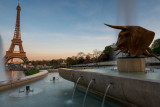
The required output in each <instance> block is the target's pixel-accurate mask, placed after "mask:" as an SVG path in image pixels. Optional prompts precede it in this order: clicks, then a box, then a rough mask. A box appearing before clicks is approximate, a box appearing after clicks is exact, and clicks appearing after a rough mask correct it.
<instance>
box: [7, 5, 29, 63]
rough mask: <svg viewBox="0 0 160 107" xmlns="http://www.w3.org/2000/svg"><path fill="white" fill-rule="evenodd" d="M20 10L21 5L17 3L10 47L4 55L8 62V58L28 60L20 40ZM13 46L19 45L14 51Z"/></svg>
mask: <svg viewBox="0 0 160 107" xmlns="http://www.w3.org/2000/svg"><path fill="white" fill-rule="evenodd" d="M20 11H21V7H20V6H19V3H18V6H17V18H16V25H15V31H14V36H13V39H12V43H11V45H10V48H9V50H8V51H6V55H5V57H4V58H5V63H8V61H9V60H13V59H14V58H19V59H22V60H23V61H24V63H25V62H27V61H28V58H27V56H26V52H24V50H23V46H22V40H21V32H20ZM15 46H19V51H14V49H15Z"/></svg>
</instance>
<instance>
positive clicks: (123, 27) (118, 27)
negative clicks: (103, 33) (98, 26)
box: [104, 24, 128, 30]
mask: <svg viewBox="0 0 160 107" xmlns="http://www.w3.org/2000/svg"><path fill="white" fill-rule="evenodd" d="M104 25H106V26H109V27H111V28H115V29H122V30H126V29H127V28H128V27H127V26H113V25H109V24H104Z"/></svg>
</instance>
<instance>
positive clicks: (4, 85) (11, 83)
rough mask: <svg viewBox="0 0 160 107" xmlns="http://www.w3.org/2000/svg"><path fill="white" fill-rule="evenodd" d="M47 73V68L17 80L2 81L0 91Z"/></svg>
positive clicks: (36, 78) (42, 76)
mask: <svg viewBox="0 0 160 107" xmlns="http://www.w3.org/2000/svg"><path fill="white" fill-rule="evenodd" d="M47 75H48V71H47V70H40V72H39V73H37V74H34V75H31V76H26V77H24V78H21V79H18V80H13V81H5V82H2V83H1V84H0V91H1V90H5V89H8V88H12V87H16V86H20V85H23V84H27V83H30V82H33V81H36V80H39V79H41V78H44V77H45V76H47Z"/></svg>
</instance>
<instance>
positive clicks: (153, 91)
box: [59, 68, 160, 107]
mask: <svg viewBox="0 0 160 107" xmlns="http://www.w3.org/2000/svg"><path fill="white" fill-rule="evenodd" d="M59 74H60V76H61V77H63V78H64V79H67V80H69V81H72V82H76V81H77V79H78V78H79V77H80V76H83V78H82V79H80V81H79V83H78V84H79V85H81V86H83V87H87V86H88V83H89V82H90V80H91V79H95V82H94V83H92V84H91V86H90V89H91V90H92V91H93V92H94V90H95V92H98V93H102V95H104V92H105V90H106V87H107V86H108V85H109V84H110V83H112V84H113V85H112V86H111V87H110V89H109V90H108V93H107V95H108V96H111V97H114V98H116V99H120V100H122V101H126V102H128V103H131V104H134V105H137V106H140V107H157V106H159V105H160V91H159V90H160V81H158V80H150V79H140V78H135V77H128V76H120V75H109V74H103V73H98V72H90V71H78V70H76V71H75V70H73V69H66V68H61V69H59ZM71 75H72V76H71Z"/></svg>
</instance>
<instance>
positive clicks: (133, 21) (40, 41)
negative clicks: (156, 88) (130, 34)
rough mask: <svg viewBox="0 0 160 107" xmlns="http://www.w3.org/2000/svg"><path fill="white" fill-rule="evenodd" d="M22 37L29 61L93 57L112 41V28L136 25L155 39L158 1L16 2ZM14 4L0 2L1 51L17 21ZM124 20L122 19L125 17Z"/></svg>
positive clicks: (159, 9)
mask: <svg viewBox="0 0 160 107" xmlns="http://www.w3.org/2000/svg"><path fill="white" fill-rule="evenodd" d="M20 6H21V36H22V41H23V48H24V51H25V52H27V57H28V58H29V60H51V59H58V58H67V57H71V56H76V55H77V53H78V52H84V53H86V54H87V53H92V52H93V50H94V49H97V50H101V51H102V50H103V49H104V48H105V46H108V45H111V44H112V43H115V42H116V39H117V36H118V32H119V30H115V29H112V28H109V27H107V26H105V25H104V23H107V24H112V25H138V26H142V27H144V28H146V29H149V30H151V31H154V32H155V38H154V40H155V39H157V38H160V0H154V1H152V0H20ZM16 7H17V0H0V35H1V37H2V40H3V53H4V54H5V52H6V51H7V50H8V49H9V47H10V44H11V40H12V38H13V34H14V29H15V23H16V12H17V10H16ZM126 17H127V18H126Z"/></svg>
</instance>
